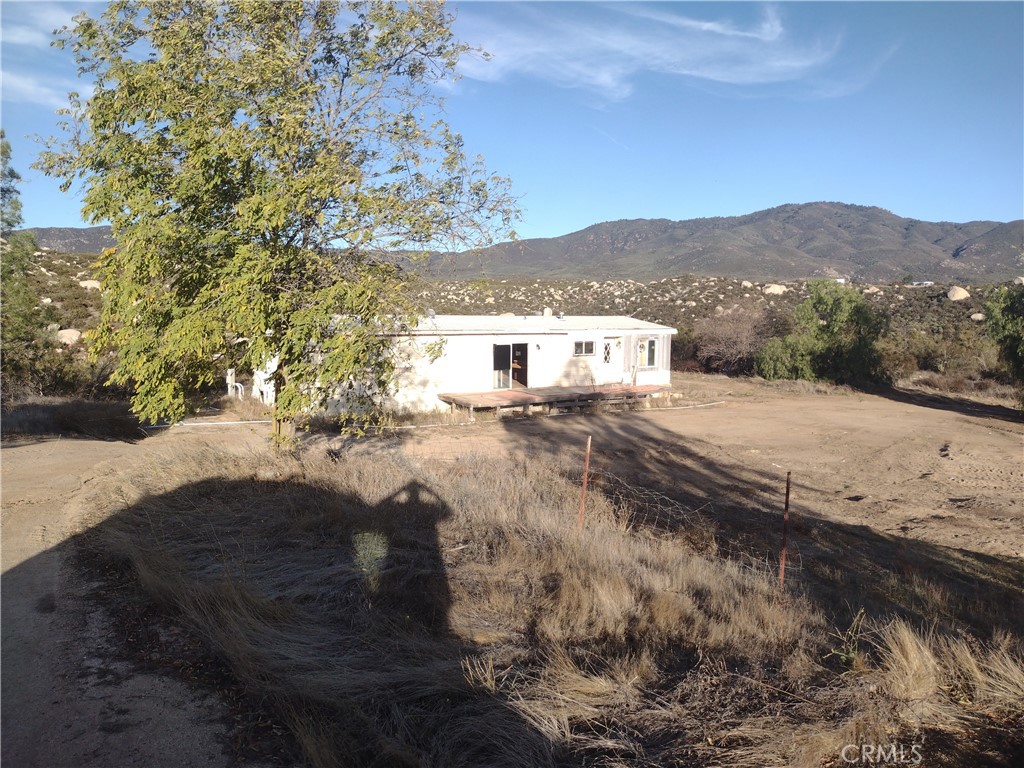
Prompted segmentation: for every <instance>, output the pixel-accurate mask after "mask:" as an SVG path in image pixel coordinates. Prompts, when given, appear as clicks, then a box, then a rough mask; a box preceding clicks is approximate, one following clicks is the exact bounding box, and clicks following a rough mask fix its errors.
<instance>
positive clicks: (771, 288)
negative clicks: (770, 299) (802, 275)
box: [761, 283, 789, 296]
mask: <svg viewBox="0 0 1024 768" xmlns="http://www.w3.org/2000/svg"><path fill="white" fill-rule="evenodd" d="M788 290H789V289H788V288H787V287H786V286H784V285H779V284H778V283H769V284H768V285H766V286H765V287H764V288H762V289H761V292H762V293H764V294H765V295H766V296H781V295H782V294H784V293H785V292H786V291H788Z"/></svg>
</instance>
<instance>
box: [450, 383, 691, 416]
mask: <svg viewBox="0 0 1024 768" xmlns="http://www.w3.org/2000/svg"><path fill="white" fill-rule="evenodd" d="M671 389H672V388H671V387H668V386H658V385H655V384H644V385H640V386H637V385H630V384H602V385H600V386H580V387H524V388H522V389H498V390H492V391H490V392H465V393H443V394H440V395H438V397H439V398H440V399H441V401H442V402H445V403H448V404H449V405H451V406H452V408H453V409H454V408H456V407H459V408H468V409H469V413H470V416H471V417H472V415H473V411H475V410H480V409H490V408H494V409H495V410H498V411H500V410H501V409H502V408H522V409H523V411H524V412H526V411H528V410H529V409H530V407H531V406H535V405H546V406H548V408H549V410H550V409H551V408H569V407H577V408H578V407H581V406H584V405H591V404H594V403H598V402H604V403H616V402H627V401H632V400H639V399H641V398H645V397H651V396H652V395H659V394H662V393H664V392H669V391H671Z"/></svg>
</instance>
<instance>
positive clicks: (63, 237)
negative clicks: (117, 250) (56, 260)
mask: <svg viewBox="0 0 1024 768" xmlns="http://www.w3.org/2000/svg"><path fill="white" fill-rule="evenodd" d="M26 231H27V232H31V233H32V234H33V236H35V239H36V246H37V247H39V248H41V249H43V250H47V251H54V252H56V253H82V254H98V253H99V252H100V251H102V250H103V249H104V248H112V247H113V246H114V245H115V243H114V238H113V237H111V236H110V227H108V226H100V227H33V228H32V229H28V230H26Z"/></svg>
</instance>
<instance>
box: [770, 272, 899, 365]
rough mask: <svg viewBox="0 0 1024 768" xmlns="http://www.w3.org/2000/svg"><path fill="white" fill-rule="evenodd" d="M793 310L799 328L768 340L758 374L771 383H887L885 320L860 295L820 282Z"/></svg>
mask: <svg viewBox="0 0 1024 768" xmlns="http://www.w3.org/2000/svg"><path fill="white" fill-rule="evenodd" d="M807 287H808V291H809V293H810V296H808V298H807V299H806V300H805V301H803V302H801V303H800V304H798V305H797V307H796V309H795V310H794V311H793V325H794V329H793V331H792V332H791V333H789V334H787V335H786V336H785V337H783V338H778V337H776V338H773V339H771V340H770V341H768V342H767V343H766V344H765V346H764V347H763V348H762V349H761V351H760V352H759V353H758V355H757V363H756V366H755V369H756V371H757V373H759V374H760V375H761V376H763V377H764V378H766V379H806V380H808V381H815V380H817V379H827V380H829V381H832V382H834V383H836V384H854V385H865V384H872V383H878V382H882V381H884V380H885V379H886V372H885V371H884V369H883V368H882V364H881V356H880V355H879V353H878V350H877V349H876V348H875V343H876V342H877V341H878V339H879V337H880V336H881V334H882V331H883V328H884V320H883V318H882V316H881V315H880V314H879V313H878V312H876V311H875V309H874V308H873V307H872V306H871V305H870V304H868V302H867V301H866V300H865V299H864V297H863V296H862V295H861V294H860V292H859V291H857V290H856V289H853V288H849V287H847V286H844V285H839V284H838V283H835V282H832V281H827V280H817V281H812V282H811V283H809V284H808V286H807Z"/></svg>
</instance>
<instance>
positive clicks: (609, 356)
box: [601, 336, 622, 383]
mask: <svg viewBox="0 0 1024 768" xmlns="http://www.w3.org/2000/svg"><path fill="white" fill-rule="evenodd" d="M601 371H602V374H603V376H602V378H603V380H604V381H605V382H606V383H611V382H620V381H622V337H621V336H606V337H605V339H604V344H603V346H602V347H601Z"/></svg>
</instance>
